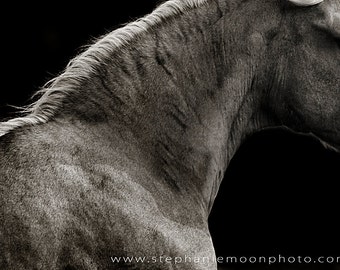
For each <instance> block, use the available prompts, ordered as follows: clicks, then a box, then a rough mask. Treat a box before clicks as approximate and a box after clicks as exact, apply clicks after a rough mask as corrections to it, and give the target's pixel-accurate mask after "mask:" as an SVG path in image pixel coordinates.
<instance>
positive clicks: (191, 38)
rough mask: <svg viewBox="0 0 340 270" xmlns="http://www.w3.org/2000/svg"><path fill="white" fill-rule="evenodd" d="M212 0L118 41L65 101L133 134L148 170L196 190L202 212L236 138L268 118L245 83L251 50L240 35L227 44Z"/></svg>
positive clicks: (84, 114)
mask: <svg viewBox="0 0 340 270" xmlns="http://www.w3.org/2000/svg"><path fill="white" fill-rule="evenodd" d="M216 3H217V2H215V1H211V3H210V4H209V5H206V6H205V7H202V8H198V9H196V10H193V11H191V12H188V13H187V14H183V15H181V16H178V18H176V19H174V20H173V21H170V23H168V24H164V25H163V26H160V27H154V30H152V31H150V33H149V34H145V35H142V36H141V37H140V38H139V39H137V40H135V41H134V42H133V44H131V45H130V46H127V47H126V48H122V49H121V51H119V52H118V53H117V55H115V59H116V60H115V61H114V63H111V66H110V67H109V66H108V65H103V66H104V67H105V70H102V75H100V76H98V77H97V78H94V79H93V81H92V82H91V83H89V84H88V85H87V86H86V87H84V89H83V90H82V93H81V95H85V96H88V97H89V98H88V100H84V98H81V97H80V99H81V100H83V101H81V102H80V103H79V104H78V105H75V104H72V106H73V109H72V110H73V111H74V110H75V111H78V115H81V117H82V118H83V119H84V120H87V121H88V120H89V119H95V120H96V121H101V123H107V127H108V129H110V130H112V132H116V131H117V130H120V131H121V132H122V130H125V131H127V132H130V133H131V134H133V136H134V138H136V141H139V147H140V148H141V149H142V151H143V152H144V153H145V157H148V159H150V160H151V162H150V164H153V166H152V168H151V169H152V170H153V173H155V174H157V175H158V176H159V177H160V178H161V179H163V181H164V179H165V180H166V182H167V183H168V184H169V186H170V187H171V188H173V189H174V190H178V191H181V192H187V191H188V190H190V192H191V195H192V194H195V196H196V195H197V197H199V198H200V200H201V204H202V207H203V208H204V209H205V210H206V211H207V213H208V212H209V211H210V209H211V206H212V203H213V200H214V198H215V196H216V194H217V190H218V187H219V184H220V182H221V180H222V178H223V174H224V171H225V169H226V167H227V165H228V163H229V161H230V159H231V158H232V156H233V155H234V153H235V152H236V150H237V148H238V147H239V146H240V144H241V143H242V140H243V139H244V138H245V136H247V135H248V134H251V133H252V132H253V131H254V130H257V129H259V128H261V127H263V126H265V125H266V124H267V119H266V118H265V117H263V115H262V114H261V113H260V111H259V102H260V99H261V94H260V93H257V92H255V91H252V90H254V89H252V87H251V86H252V84H254V76H255V74H254V65H256V61H257V57H258V56H257V55H255V54H253V55H252V54H248V53H247V50H248V49H249V48H248V47H247V46H248V45H249V44H248V43H247V42H248V41H247V40H245V41H244V44H242V47H241V48H239V47H238V48H237V46H235V45H236V44H233V42H235V39H234V37H233V36H231V35H233V34H235V33H233V31H229V30H228V29H227V28H224V27H223V20H224V19H223V18H222V17H221V16H222V12H221V10H220V9H221V8H222V7H218V6H217V4H216ZM219 8H220V9H219ZM226 35H230V36H227V40H225V37H226ZM254 38H256V37H254ZM239 46H241V45H240V44H239ZM226 67H228V68H226ZM94 91H95V92H94ZM84 92H85V93H84ZM86 92H87V93H86ZM74 100H77V99H74ZM122 137H124V135H122ZM122 139H124V138H122Z"/></svg>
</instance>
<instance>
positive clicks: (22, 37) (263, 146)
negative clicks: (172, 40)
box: [0, 0, 340, 256]
mask: <svg viewBox="0 0 340 270" xmlns="http://www.w3.org/2000/svg"><path fill="white" fill-rule="evenodd" d="M46 2H47V1H46ZM159 2H160V1H154V0H152V1H151V0H148V1H146V0H143V1H124V2H122V1H120V2H119V1H110V4H108V2H107V3H103V2H101V1H94V2H89V3H87V2H86V1H85V2H83V3H79V4H78V5H77V4H76V3H75V2H73V4H72V5H71V6H70V4H62V3H58V4H56V2H50V1H48V3H45V4H40V5H39V6H34V5H32V4H29V5H27V6H23V5H22V4H19V3H13V4H11V6H7V7H6V8H4V9H3V11H2V12H3V13H5V14H3V15H5V16H2V19H1V20H2V23H1V29H2V31H1V37H2V38H1V46H2V50H1V51H2V55H1V70H2V71H1V73H0V74H1V93H0V119H2V120H4V119H8V118H10V117H13V116H15V110H14V109H13V108H11V107H9V106H8V105H16V106H21V105H24V104H27V103H29V98H30V97H31V96H32V93H33V92H34V91H36V90H37V89H38V88H39V87H41V86H42V85H43V84H44V83H45V82H47V81H48V80H49V79H51V78H53V77H55V76H56V75H58V73H59V72H61V71H62V70H63V68H64V67H65V66H66V64H67V62H68V61H69V60H70V59H71V58H72V57H74V56H75V55H77V53H79V51H80V48H81V46H83V45H86V44H89V43H90V42H91V40H92V39H93V38H96V37H99V36H100V35H102V34H105V33H106V32H108V31H111V30H113V29H116V28H117V27H119V26H121V25H122V24H123V23H126V22H129V21H131V20H134V19H136V18H138V17H139V16H142V15H144V14H147V13H150V12H151V11H152V9H153V8H154V7H155V6H156V4H157V3H159ZM339 161H340V158H339V155H337V154H335V153H333V152H331V151H327V150H325V149H323V147H322V146H321V145H320V144H319V143H318V142H317V141H316V140H314V139H311V138H308V137H304V136H297V135H294V134H292V133H289V132H287V131H284V130H272V131H266V132H261V133H258V134H255V135H254V136H253V137H251V138H250V139H249V140H248V141H247V142H246V143H245V144H244V145H243V146H242V147H241V148H240V150H239V151H238V153H237V154H236V156H235V157H234V159H233V161H232V163H231V165H230V167H229V169H228V171H227V172H226V175H225V179H224V181H223V184H222V186H221V189H220V192H219V195H218V197H217V200H216V203H215V206H214V209H213V211H212V214H211V216H210V228H211V232H212V235H213V240H214V242H215V247H216V252H217V254H218V255H224V256H225V255H277V254H286V255H331V254H336V252H338V251H339V250H338V249H337V246H338V243H339V228H340V226H339V221H338V218H339V209H338V197H339V195H338V194H339V189H338V186H337V182H338V181H339V164H340V162H339ZM337 255H339V253H337Z"/></svg>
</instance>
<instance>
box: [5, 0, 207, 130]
mask: <svg viewBox="0 0 340 270" xmlns="http://www.w3.org/2000/svg"><path fill="white" fill-rule="evenodd" d="M207 2H208V0H170V1H167V2H165V3H163V4H161V5H160V6H159V7H158V8H156V9H155V10H154V11H153V12H152V13H151V14H149V15H146V16H145V17H143V18H140V19H138V20H136V21H134V22H131V23H129V24H127V25H126V26H124V27H122V28H119V29H117V30H115V31H113V32H111V33H109V34H107V35H105V36H104V37H102V38H100V39H99V40H98V41H97V42H95V43H94V44H93V45H91V46H89V47H88V49H87V50H85V51H84V52H83V53H81V54H79V55H78V56H76V57H75V58H74V59H72V60H71V61H70V62H69V63H68V65H67V67H66V69H65V71H64V72H63V73H62V74H61V75H59V76H57V77H55V78H54V79H52V80H50V81H49V82H47V83H46V84H45V85H44V87H43V88H42V89H41V90H39V91H38V92H37V93H36V95H40V96H41V97H40V98H39V99H38V100H37V101H36V102H34V103H32V104H31V105H29V106H27V107H26V108H25V109H23V114H24V116H22V117H18V118H14V119H11V120H9V121H7V122H2V123H0V136H2V135H5V134H6V133H8V132H10V131H12V130H14V129H16V128H19V127H24V126H30V125H37V124H42V123H46V122H47V121H49V120H50V119H52V118H53V116H54V115H55V114H56V112H58V110H59V109H60V107H61V105H62V103H63V100H65V98H66V97H67V95H68V93H70V92H72V91H76V90H78V89H79V86H81V84H82V83H83V82H84V81H86V80H87V79H88V78H90V77H91V75H93V74H95V72H96V70H97V68H98V67H99V66H100V64H101V63H102V62H103V61H105V60H107V59H109V58H110V56H111V55H112V53H113V52H115V51H116V50H118V49H119V48H121V47H122V46H125V45H127V44H129V43H130V42H131V41H133V40H134V39H136V38H137V37H139V36H140V35H142V34H143V33H147V32H148V31H149V29H152V28H153V27H155V26H157V25H159V24H161V23H162V22H164V21H166V20H169V18H172V17H174V16H178V15H180V14H183V13H184V12H185V11H187V10H190V9H193V8H196V7H198V6H200V5H203V4H205V3H207Z"/></svg>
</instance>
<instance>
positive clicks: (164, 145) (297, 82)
mask: <svg viewBox="0 0 340 270" xmlns="http://www.w3.org/2000/svg"><path fill="white" fill-rule="evenodd" d="M339 10H340V4H339V2H338V1H337V0H328V1H325V2H324V3H322V4H320V5H317V6H313V7H307V8H299V7H296V6H294V5H292V4H291V3H288V1H284V0H282V1H273V0H261V1H236V0H224V1H223V0H220V1H210V0H208V1H199V0H196V1H193V0H192V1H189V0H187V1H176V0H175V1H170V2H168V3H165V4H164V5H162V6H161V7H160V8H159V9H157V10H156V12H154V13H153V14H152V15H150V16H148V17H146V18H145V19H144V20H142V21H139V22H137V23H134V24H130V25H128V26H126V27H125V28H123V29H122V30H118V31H116V32H113V33H111V34H109V35H108V36H106V37H104V38H103V39H101V40H99V41H98V42H97V43H96V44H95V45H93V46H92V47H90V48H89V49H88V50H87V51H86V52H84V53H83V54H82V55H80V56H79V57H78V58H76V59H75V60H74V61H73V62H72V63H71V64H70V65H69V66H68V68H67V69H66V71H65V73H63V74H62V75H61V76H59V77H58V78H56V80H54V81H53V82H52V83H51V85H50V86H49V87H48V88H47V89H46V90H45V92H44V95H43V96H42V97H41V98H40V99H39V100H38V102H37V103H36V104H35V105H34V106H33V107H32V109H31V112H30V114H29V115H28V116H26V117H23V118H19V119H14V120H11V121H9V122H7V123H2V124H1V125H0V134H4V135H3V136H2V137H1V138H0V175H1V176H0V177H1V178H0V181H1V182H0V187H1V189H0V192H1V196H0V205H1V208H0V209H1V211H0V219H1V226H2V227H1V230H0V268H1V269H109V268H112V269H120V268H122V269H125V268H127V269H130V268H131V269H136V268H137V269H215V267H216V262H215V261H214V260H213V258H214V256H215V255H214V249H213V245H212V241H211V237H210V234H209V230H208V225H207V221H208V215H209V212H210V209H211V207H212V204H213V202H214V198H215V196H216V193H217V191H218V187H219V184H220V182H221V180H222V178H223V173H224V171H225V169H226V168H227V166H228V163H229V161H230V160H231V158H232V157H233V155H234V153H235V152H236V150H237V148H238V147H239V146H240V144H241V143H242V142H243V140H244V139H245V138H246V137H247V136H249V135H250V134H252V133H253V132H255V131H257V130H259V129H263V128H265V127H271V126H279V125H287V126H289V127H290V128H293V129H295V130H296V131H301V132H305V133H309V132H312V133H313V134H315V135H316V136H318V137H319V138H321V139H323V140H324V141H326V143H327V144H329V145H331V146H332V147H335V148H336V147H339V144H340V135H339V127H340V117H339V114H340V111H339V108H340V106H339V104H340V95H339V86H340V74H339V72H338V68H339V61H340V53H339V52H340V51H339V47H338V45H337V39H338V38H339V36H340V30H339V25H340V23H339ZM120 256H144V257H146V262H144V263H138V262H136V261H132V262H130V263H122V260H121V262H120V263H117V262H115V261H114V260H115V259H114V258H115V257H120ZM162 256H164V257H162ZM166 256H169V257H171V258H172V260H169V259H168V260H167V261H166V260H165V257H166ZM175 258H177V261H176V262H177V264H175V262H174V260H175ZM180 260H181V261H180Z"/></svg>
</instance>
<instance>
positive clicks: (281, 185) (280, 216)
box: [209, 130, 340, 270]
mask: <svg viewBox="0 0 340 270" xmlns="http://www.w3.org/2000/svg"><path fill="white" fill-rule="evenodd" d="M339 165H340V155H339V154H336V153H335V152H332V151H329V150H326V149H324V148H323V146H322V145H321V144H320V143H319V142H318V141H317V140H316V139H313V138H310V137H307V136H298V135H296V134H293V133H290V132H288V131H286V130H271V131H263V132H260V133H257V134H255V135H254V136H252V137H251V138H250V139H249V140H248V141H247V142H246V143H245V144H244V145H242V147H241V148H240V149H239V151H238V152H237V154H236V156H235V157H234V159H233V160H232V162H231V164H230V166H229V168H228V170H227V172H226V174H225V177H224V180H223V182H222V185H221V187H220V190H219V193H218V196H217V198H216V202H215V205H214V208H213V210H212V213H211V216H210V220H209V221H210V229H211V233H212V237H213V241H214V244H215V248H216V253H217V255H218V256H278V255H282V256H339V252H340V249H339V245H338V243H339V239H340V237H339V236H340V233H339V227H340V226H339V225H340V224H339V223H340V221H339V219H338V214H337V213H338V212H339V204H338V196H339V195H338V181H339ZM235 267H236V266H235ZM238 267H239V268H235V269H258V268H245V267H244V266H243V267H242V266H241V265H238ZM252 267H255V266H252ZM259 267H260V269H267V268H264V267H265V266H264V265H261V266H259ZM275 267H283V266H272V267H271V268H269V269H285V270H286V269H291V268H289V267H288V266H287V267H288V268H275ZM290 267H291V266H290ZM296 267H299V268H294V269H306V268H303V267H307V269H314V268H312V266H311V265H306V264H305V265H300V266H296ZM313 267H316V268H315V269H329V268H327V267H331V266H329V265H328V266H327V265H319V266H313Z"/></svg>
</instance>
